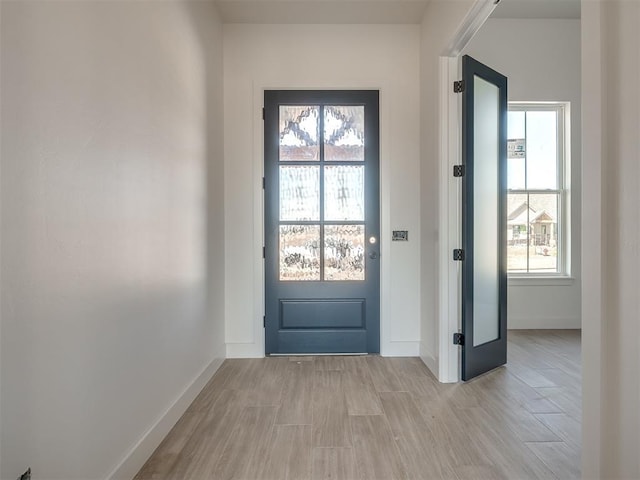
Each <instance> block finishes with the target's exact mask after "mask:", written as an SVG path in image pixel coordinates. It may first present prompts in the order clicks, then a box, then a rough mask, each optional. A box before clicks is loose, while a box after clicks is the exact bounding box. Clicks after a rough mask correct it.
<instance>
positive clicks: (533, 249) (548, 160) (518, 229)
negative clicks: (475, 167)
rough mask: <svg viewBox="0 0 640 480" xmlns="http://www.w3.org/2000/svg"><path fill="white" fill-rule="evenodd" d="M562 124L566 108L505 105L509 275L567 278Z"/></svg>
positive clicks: (517, 104) (522, 104)
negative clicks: (564, 274)
mask: <svg viewBox="0 0 640 480" xmlns="http://www.w3.org/2000/svg"><path fill="white" fill-rule="evenodd" d="M564 118H565V106H564V104H558V103H554V104H548V103H545V104H535V103H510V104H509V118H508V149H507V166H508V175H507V177H508V181H507V183H508V185H507V188H508V195H507V270H508V272H509V273H513V274H529V273H530V274H535V273H543V274H563V273H566V269H565V267H564V265H565V258H566V252H565V251H564V248H563V246H564V245H565V243H564V239H565V236H566V234H567V225H566V223H565V222H564V219H563V217H564V215H563V209H564V203H565V190H564V189H565V174H564V172H565V138H564V135H565V129H564Z"/></svg>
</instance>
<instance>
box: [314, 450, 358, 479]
mask: <svg viewBox="0 0 640 480" xmlns="http://www.w3.org/2000/svg"><path fill="white" fill-rule="evenodd" d="M312 458H313V463H312V477H311V478H312V480H354V479H355V478H357V476H356V461H355V458H354V456H353V448H314V449H313V453H312Z"/></svg>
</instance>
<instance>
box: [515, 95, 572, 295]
mask: <svg viewBox="0 0 640 480" xmlns="http://www.w3.org/2000/svg"><path fill="white" fill-rule="evenodd" d="M508 109H509V111H550V110H556V111H557V112H558V120H559V121H558V142H557V148H558V158H559V159H560V161H559V162H558V165H557V168H558V172H557V174H558V188H557V189H556V190H535V189H531V190H507V193H512V192H513V193H558V194H559V205H558V245H559V246H560V248H559V249H558V271H557V272H509V271H508V270H507V278H508V282H509V285H514V286H516V285H530V286H538V285H539V286H545V285H553V286H555V285H572V284H573V282H574V278H573V277H572V276H571V215H570V212H571V208H570V195H569V191H570V190H569V188H570V185H571V182H570V180H571V168H570V166H571V138H570V137H571V124H570V119H571V106H570V103H569V102H519V101H510V102H509V104H508Z"/></svg>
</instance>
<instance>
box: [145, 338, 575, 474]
mask: <svg viewBox="0 0 640 480" xmlns="http://www.w3.org/2000/svg"><path fill="white" fill-rule="evenodd" d="M580 391H581V370H580V332H579V331H576V330H546V331H540V330H537V331H532V330H529V331H522V330H520V331H510V332H509V363H508V365H507V366H506V367H503V368H500V369H498V370H495V371H493V372H491V373H489V374H486V375H484V376H482V377H479V378H477V379H475V380H473V381H471V382H468V383H465V384H455V385H452V384H449V385H444V384H440V383H438V382H437V381H436V380H435V378H434V377H433V376H432V375H431V373H430V372H429V371H428V370H427V368H426V367H425V366H424V365H423V364H422V362H421V361H420V360H419V359H418V358H383V357H379V356H368V357H290V358H282V357H279V358H274V357H272V358H265V359H242V360H226V361H225V362H224V364H223V365H222V367H221V368H220V370H219V371H218V372H217V373H216V375H215V376H214V377H213V379H212V380H211V381H210V382H209V384H208V385H207V387H206V388H205V389H204V390H203V392H202V393H201V394H200V396H199V397H198V398H197V399H196V400H195V402H194V403H193V404H192V405H191V406H190V408H189V409H188V411H187V412H186V413H185V415H184V416H183V417H182V419H181V420H180V421H179V422H178V423H177V424H176V426H175V427H174V428H173V430H172V431H171V433H169V435H168V436H167V438H166V439H165V440H164V441H163V443H162V444H161V445H160V446H159V447H158V449H157V450H156V452H155V453H154V454H153V456H152V457H151V458H150V459H149V460H148V461H147V463H146V464H145V465H144V467H143V468H142V469H141V470H140V472H139V473H138V475H137V476H136V477H135V478H136V480H147V479H176V480H187V479H193V480H204V479H243V480H265V479H273V480H293V479H313V480H316V479H318V480H319V479H332V480H340V479H347V480H351V479H363V480H371V479H403V478H411V479H440V478H441V479H452V480H466V479H491V480H494V479H510V480H511V479H539V478H542V479H561V480H567V479H571V478H579V477H580V442H581V439H580V437H581V434H580V429H581V427H580V417H581V393H580Z"/></svg>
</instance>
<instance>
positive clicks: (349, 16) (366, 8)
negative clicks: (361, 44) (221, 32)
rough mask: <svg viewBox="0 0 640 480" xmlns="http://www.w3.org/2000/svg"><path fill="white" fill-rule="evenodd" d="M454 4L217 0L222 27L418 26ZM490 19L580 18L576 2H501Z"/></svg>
mask: <svg viewBox="0 0 640 480" xmlns="http://www.w3.org/2000/svg"><path fill="white" fill-rule="evenodd" d="M431 1H433V2H437V1H457V0H217V1H216V4H217V5H218V9H219V11H220V14H221V16H222V20H223V22H225V23H267V24H287V23H294V24H295V23H298V24H411V23H413V24H419V23H422V19H423V17H424V13H425V11H426V9H427V6H428V4H429V3H430V2H431ZM492 17H493V18H529V19H534V18H580V0H501V2H500V3H499V4H498V5H497V7H496V8H495V10H494V11H493V14H492Z"/></svg>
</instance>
